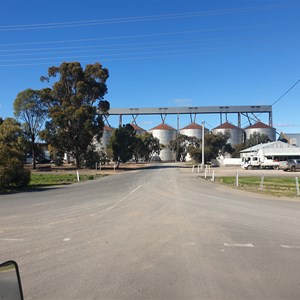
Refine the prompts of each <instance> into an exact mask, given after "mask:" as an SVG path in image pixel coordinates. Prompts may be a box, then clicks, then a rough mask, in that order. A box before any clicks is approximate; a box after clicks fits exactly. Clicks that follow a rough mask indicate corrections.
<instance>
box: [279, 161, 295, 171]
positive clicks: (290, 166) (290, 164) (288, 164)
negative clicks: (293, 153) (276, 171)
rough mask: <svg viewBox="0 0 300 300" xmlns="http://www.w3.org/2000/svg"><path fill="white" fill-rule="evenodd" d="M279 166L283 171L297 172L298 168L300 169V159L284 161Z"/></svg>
mask: <svg viewBox="0 0 300 300" xmlns="http://www.w3.org/2000/svg"><path fill="white" fill-rule="evenodd" d="M279 167H280V169H282V170H283V171H292V172H295V171H296V170H298V169H300V159H289V160H287V161H285V162H282V163H281V164H280V166H279Z"/></svg>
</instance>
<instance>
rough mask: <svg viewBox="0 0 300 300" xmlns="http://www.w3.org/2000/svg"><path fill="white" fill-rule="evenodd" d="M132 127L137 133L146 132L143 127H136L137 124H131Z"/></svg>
mask: <svg viewBox="0 0 300 300" xmlns="http://www.w3.org/2000/svg"><path fill="white" fill-rule="evenodd" d="M130 125H131V126H132V127H133V129H134V130H136V131H146V130H145V129H143V128H142V127H140V126H138V125H136V124H133V123H131V124H130Z"/></svg>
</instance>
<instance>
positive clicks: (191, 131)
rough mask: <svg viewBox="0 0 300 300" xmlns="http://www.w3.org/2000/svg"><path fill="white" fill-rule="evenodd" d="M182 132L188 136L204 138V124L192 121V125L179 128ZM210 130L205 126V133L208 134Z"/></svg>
mask: <svg viewBox="0 0 300 300" xmlns="http://www.w3.org/2000/svg"><path fill="white" fill-rule="evenodd" d="M179 132H180V134H184V135H187V136H194V137H196V138H198V139H202V126H201V125H199V124H197V123H191V124H190V125H188V126H186V127H184V128H182V129H180V130H179ZM208 133H209V130H208V129H207V128H205V127H204V134H208Z"/></svg>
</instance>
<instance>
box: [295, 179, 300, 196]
mask: <svg viewBox="0 0 300 300" xmlns="http://www.w3.org/2000/svg"><path fill="white" fill-rule="evenodd" d="M295 179H296V189H297V196H299V195H300V191H299V181H298V177H296V178H295Z"/></svg>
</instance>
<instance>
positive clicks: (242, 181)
mask: <svg viewBox="0 0 300 300" xmlns="http://www.w3.org/2000/svg"><path fill="white" fill-rule="evenodd" d="M216 180H217V181H218V182H219V183H221V184H224V185H228V186H232V187H235V188H238V189H244V190H248V191H254V192H260V193H266V194H270V195H276V196H287V197H296V196H297V190H296V180H295V178H292V177H264V181H263V189H262V190H261V177H256V176H245V177H244V176H240V177H239V186H238V187H236V178H235V177H234V176H233V177H229V176H223V177H219V178H217V179H216Z"/></svg>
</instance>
